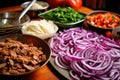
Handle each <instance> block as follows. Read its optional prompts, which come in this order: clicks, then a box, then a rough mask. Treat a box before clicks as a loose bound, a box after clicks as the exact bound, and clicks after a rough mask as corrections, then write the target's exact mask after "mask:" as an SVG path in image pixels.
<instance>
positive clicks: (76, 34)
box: [50, 28, 120, 80]
mask: <svg viewBox="0 0 120 80" xmlns="http://www.w3.org/2000/svg"><path fill="white" fill-rule="evenodd" d="M50 47H51V50H52V53H53V54H52V56H53V57H54V60H55V63H56V65H57V66H59V67H60V68H63V69H66V70H68V71H69V73H70V76H71V77H72V78H73V80H80V78H81V77H84V78H88V79H90V80H120V44H118V43H117V42H115V41H114V40H111V39H109V38H107V37H105V36H102V35H98V34H97V33H95V32H90V31H87V30H85V29H82V28H71V29H69V30H65V31H64V32H59V33H58V34H56V36H54V37H53V38H52V39H51V41H50ZM88 79H85V80H88Z"/></svg>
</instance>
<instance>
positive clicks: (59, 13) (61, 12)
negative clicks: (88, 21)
mask: <svg viewBox="0 0 120 80" xmlns="http://www.w3.org/2000/svg"><path fill="white" fill-rule="evenodd" d="M41 16H42V17H43V18H46V19H50V20H53V21H57V22H60V23H74V22H77V21H79V20H82V19H84V18H85V15H84V14H82V13H80V12H77V11H76V10H74V9H73V8H70V7H64V8H62V7H57V8H55V9H54V10H52V11H49V12H47V13H45V14H42V15H41Z"/></svg>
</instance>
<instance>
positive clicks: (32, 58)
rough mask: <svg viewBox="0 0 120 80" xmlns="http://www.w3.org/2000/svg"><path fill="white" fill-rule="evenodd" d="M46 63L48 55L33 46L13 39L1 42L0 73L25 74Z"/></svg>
mask: <svg viewBox="0 0 120 80" xmlns="http://www.w3.org/2000/svg"><path fill="white" fill-rule="evenodd" d="M45 61H46V55H45V54H44V53H43V52H42V50H41V49H40V48H37V47H35V46H34V45H33V44H23V43H21V42H19V41H17V40H14V39H11V38H6V40H5V42H0V73H3V74H20V73H24V72H27V71H31V70H33V69H35V68H37V67H38V66H40V63H41V62H45Z"/></svg>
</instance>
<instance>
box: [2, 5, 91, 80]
mask: <svg viewBox="0 0 120 80" xmlns="http://www.w3.org/2000/svg"><path fill="white" fill-rule="evenodd" d="M13 11H22V8H21V7H20V6H13V7H7V8H0V12H13ZM79 11H81V12H83V13H85V14H88V13H89V12H91V11H92V10H91V9H89V8H86V7H81V8H80V10H79ZM2 77H3V76H2ZM2 77H0V80H3V79H2ZM3 78H4V80H8V78H7V79H6V78H5V77H3ZM10 78H11V77H10ZM10 78H9V80H10ZM19 79H20V80H65V78H64V77H63V76H61V75H60V74H59V73H58V72H57V71H56V70H55V69H54V68H53V67H52V65H51V64H50V63H48V64H47V65H45V66H44V67H43V68H41V69H39V70H37V71H36V72H34V73H32V74H29V75H25V76H21V77H18V78H16V80H19ZM11 80H15V79H13V78H12V79H11Z"/></svg>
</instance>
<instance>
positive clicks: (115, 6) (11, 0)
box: [0, 0, 120, 13]
mask: <svg viewBox="0 0 120 80" xmlns="http://www.w3.org/2000/svg"><path fill="white" fill-rule="evenodd" d="M25 1H31V0H0V8H3V7H9V6H15V5H21V4H22V3H23V2H25ZM37 1H46V0H37ZM99 1H103V3H100V2H99ZM99 5H100V6H101V7H98V6H99ZM83 6H86V7H89V8H91V9H93V10H96V9H103V10H108V11H113V12H116V13H120V0H83Z"/></svg>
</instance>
